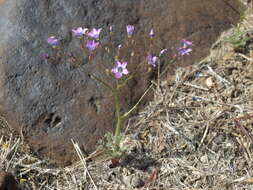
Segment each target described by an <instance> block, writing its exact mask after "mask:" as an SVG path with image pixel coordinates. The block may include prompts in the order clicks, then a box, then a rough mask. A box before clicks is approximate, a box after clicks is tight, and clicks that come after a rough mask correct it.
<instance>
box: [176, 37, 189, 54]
mask: <svg viewBox="0 0 253 190" xmlns="http://www.w3.org/2000/svg"><path fill="white" fill-rule="evenodd" d="M181 45H182V46H181V47H179V48H178V54H179V55H181V56H184V55H189V54H190V53H191V52H192V48H189V47H188V46H192V42H190V41H187V40H185V39H183V40H181Z"/></svg>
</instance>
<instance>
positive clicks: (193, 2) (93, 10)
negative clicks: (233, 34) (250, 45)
mask: <svg viewBox="0 0 253 190" xmlns="http://www.w3.org/2000/svg"><path fill="white" fill-rule="evenodd" d="M236 7H238V6H237V4H236V2H234V1H232V0H224V1H222V0H152V1H150V0H139V1H136V0H124V1H118V0H99V1H98V0H71V1H70V0H33V1H30V0H0V26H1V27H0V34H1V36H0V58H1V59H0V61H1V62H2V63H1V64H0V114H2V115H3V116H5V117H6V119H7V120H8V121H9V123H10V124H11V125H12V126H13V127H14V129H15V130H16V131H21V129H22V130H23V131H24V134H25V136H26V139H27V141H28V142H29V143H30V145H31V147H32V148H33V150H34V151H36V152H37V153H38V154H40V155H41V156H44V157H49V158H50V159H51V161H53V162H56V163H58V164H69V163H70V162H71V161H73V160H74V159H75V158H76V154H75V153H74V150H73V147H72V144H71V142H70V139H74V140H75V141H77V142H79V144H80V145H81V147H82V148H83V150H85V151H87V152H89V151H91V150H93V149H94V148H95V145H96V143H97V141H98V139H99V138H100V137H101V136H103V135H104V133H105V132H106V131H112V130H113V122H114V121H113V114H114V113H113V107H112V101H111V97H110V94H108V90H106V89H105V88H104V87H103V86H102V85H101V84H99V83H97V82H95V81H93V80H91V79H90V77H89V75H87V74H84V73H83V72H82V71H81V70H80V69H78V68H76V67H72V66H71V65H69V64H52V63H49V62H47V61H43V60H41V58H40V56H39V55H40V54H41V53H45V52H47V51H49V48H48V47H47V45H46V43H45V39H47V37H48V36H50V35H55V34H57V35H61V36H62V37H63V39H64V40H65V46H66V48H69V49H73V48H74V47H75V43H73V39H72V38H71V33H70V29H71V28H73V27H76V26H86V27H103V28H105V27H108V26H109V25H114V26H115V35H116V36H115V40H116V41H117V42H121V41H123V40H124V39H126V32H125V25H126V24H133V25H135V26H136V31H137V33H136V38H135V39H136V41H137V39H138V45H137V47H136V48H135V50H136V51H138V53H137V54H138V55H139V56H138V58H135V59H134V62H140V61H142V60H144V57H145V55H146V52H147V51H148V47H149V44H148V43H147V38H146V37H145V35H146V34H148V32H149V31H150V29H151V28H154V29H155V32H156V42H155V45H154V47H159V49H158V50H156V51H159V50H160V49H162V48H165V47H168V48H169V50H171V51H169V52H173V49H175V48H176V46H177V45H178V41H179V40H180V39H182V38H186V39H188V40H191V41H193V42H194V44H195V46H194V53H193V55H192V56H190V57H187V58H186V59H183V60H182V62H181V64H182V63H183V64H187V65H189V64H193V63H194V62H195V61H197V60H199V59H201V58H202V57H204V56H205V55H207V53H208V49H209V48H210V46H211V44H212V43H213V42H214V41H215V40H216V38H217V37H218V36H219V34H220V33H221V32H222V31H223V30H225V29H227V28H229V27H230V26H231V24H232V23H235V22H236V21H238V19H239V15H238V13H237V12H236V11H235V10H234V8H235V9H236ZM170 48H171V49H170ZM144 51H145V52H144ZM126 52H127V51H126ZM101 56H102V55H101ZM102 58H103V57H101V59H102ZM83 67H84V68H85V69H86V70H87V71H89V72H95V73H97V70H96V67H97V65H96V64H94V66H92V65H90V64H84V66H83ZM97 74H98V73H97ZM98 75H99V74H98ZM147 77H148V76H145V77H142V79H136V80H135V81H134V82H132V83H130V84H129V86H128V88H127V89H126V90H125V92H124V96H125V99H128V101H125V104H126V105H127V106H128V107H129V106H130V105H129V104H132V103H134V102H135V101H136V100H137V98H138V97H139V96H140V95H141V94H142V93H143V91H144V89H145V88H146V86H147V84H148V81H147Z"/></svg>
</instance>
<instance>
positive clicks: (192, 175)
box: [0, 9, 253, 190]
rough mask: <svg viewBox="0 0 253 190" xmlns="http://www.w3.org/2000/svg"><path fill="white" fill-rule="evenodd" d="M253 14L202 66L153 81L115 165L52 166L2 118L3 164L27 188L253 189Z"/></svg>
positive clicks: (95, 159)
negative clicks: (149, 97)
mask: <svg viewBox="0 0 253 190" xmlns="http://www.w3.org/2000/svg"><path fill="white" fill-rule="evenodd" d="M252 12H253V11H252V9H249V11H248V12H247V16H246V18H245V19H244V20H243V22H242V23H241V24H240V25H238V26H237V27H234V28H233V29H231V30H229V31H226V32H225V33H223V34H222V35H221V38H220V39H219V40H218V41H217V42H216V43H215V44H214V45H213V47H212V49H211V50H210V56H208V57H207V58H205V59H204V60H202V61H201V62H200V63H198V64H196V65H194V66H191V67H188V68H179V69H177V71H176V74H175V75H174V76H172V77H171V78H170V80H161V81H159V82H158V81H153V85H152V88H151V89H152V90H153V93H154V100H153V101H152V102H150V104H149V105H148V106H147V107H146V108H145V109H144V110H142V111H141V112H140V113H139V114H138V115H137V116H135V117H132V118H130V119H129V120H128V121H127V123H126V125H127V128H126V130H125V132H124V133H125V135H126V139H125V143H126V144H128V146H129V149H128V152H127V154H126V155H125V157H124V158H123V159H122V160H121V161H120V165H119V166H118V167H116V168H110V167H109V165H110V161H106V160H104V159H103V158H102V157H99V156H96V155H91V156H90V158H89V159H88V158H84V157H82V156H80V157H81V159H80V162H78V163H76V164H74V165H72V166H70V167H66V168H54V167H52V166H49V165H48V164H47V162H46V161H45V160H40V159H39V158H38V157H37V156H36V155H34V154H33V153H32V152H31V151H30V149H29V146H28V145H26V144H25V141H24V139H23V137H22V136H20V135H15V134H13V133H11V132H12V131H11V128H10V126H9V125H8V123H7V122H6V121H5V120H4V118H0V122H1V123H0V124H1V128H0V129H1V131H2V137H1V138H0V146H1V150H0V166H1V167H2V168H3V169H4V170H6V171H7V170H9V171H10V172H12V173H13V174H14V176H15V177H16V179H17V181H18V182H19V183H20V189H22V190H29V189H47V190H49V189H50V190H51V189H62V190H63V189H66V190H68V189H72V190H78V189H87V190H88V189H89V190H90V189H101V190H109V189H112V190H117V189H119V190H120V189H122V190H125V189H149V190H151V189H152V190H158V189H161V190H163V189H164V190H177V189H185V190H210V189H214V190H223V189H224V190H251V189H253V13H252ZM238 28H239V30H238ZM238 31H240V32H242V33H240V35H239V42H238V38H237V37H236V35H237V34H238ZM238 44H239V45H238ZM73 148H76V150H77V152H78V146H77V145H76V144H75V143H73Z"/></svg>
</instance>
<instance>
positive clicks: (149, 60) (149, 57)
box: [147, 54, 158, 67]
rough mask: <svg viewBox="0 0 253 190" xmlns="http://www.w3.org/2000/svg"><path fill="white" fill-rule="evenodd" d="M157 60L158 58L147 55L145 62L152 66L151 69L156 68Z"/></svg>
mask: <svg viewBox="0 0 253 190" xmlns="http://www.w3.org/2000/svg"><path fill="white" fill-rule="evenodd" d="M157 60H158V57H156V56H152V55H151V54H148V56H147V61H148V64H149V65H152V66H153V67H156V64H155V63H156V61H157Z"/></svg>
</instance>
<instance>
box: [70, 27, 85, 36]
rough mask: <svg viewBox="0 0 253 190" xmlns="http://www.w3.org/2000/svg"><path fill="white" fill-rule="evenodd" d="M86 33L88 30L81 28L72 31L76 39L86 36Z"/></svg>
mask: <svg viewBox="0 0 253 190" xmlns="http://www.w3.org/2000/svg"><path fill="white" fill-rule="evenodd" d="M87 31H88V28H82V27H78V28H74V29H72V32H73V34H74V36H77V37H80V36H83V35H84V34H86V32H87Z"/></svg>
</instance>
